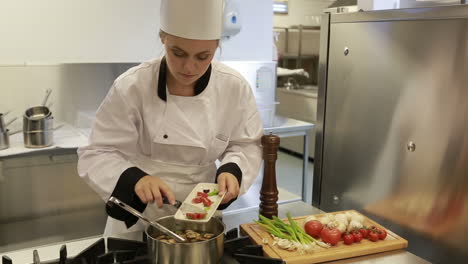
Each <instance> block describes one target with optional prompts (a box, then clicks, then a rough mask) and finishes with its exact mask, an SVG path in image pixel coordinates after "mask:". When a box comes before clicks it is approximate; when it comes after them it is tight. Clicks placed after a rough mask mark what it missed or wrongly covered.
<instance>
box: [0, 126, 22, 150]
mask: <svg viewBox="0 0 468 264" xmlns="http://www.w3.org/2000/svg"><path fill="white" fill-rule="evenodd" d="M19 132H21V130H18V131H15V132H12V133H10V130H8V129H7V130H6V131H3V132H0V150H2V149H7V148H9V147H10V136H11V135H14V134H16V133H19Z"/></svg>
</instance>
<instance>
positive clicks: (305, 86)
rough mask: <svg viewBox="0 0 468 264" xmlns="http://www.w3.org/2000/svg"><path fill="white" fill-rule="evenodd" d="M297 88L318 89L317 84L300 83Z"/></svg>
mask: <svg viewBox="0 0 468 264" xmlns="http://www.w3.org/2000/svg"><path fill="white" fill-rule="evenodd" d="M296 89H297V90H318V86H317V85H300V86H299V87H297V88H296Z"/></svg>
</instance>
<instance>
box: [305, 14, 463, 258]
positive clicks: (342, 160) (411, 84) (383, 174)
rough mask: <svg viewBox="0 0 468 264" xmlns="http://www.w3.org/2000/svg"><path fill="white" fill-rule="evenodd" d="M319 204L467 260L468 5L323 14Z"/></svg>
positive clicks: (422, 249)
mask: <svg viewBox="0 0 468 264" xmlns="http://www.w3.org/2000/svg"><path fill="white" fill-rule="evenodd" d="M322 21H323V24H322V27H321V28H322V32H321V34H322V35H321V37H320V39H321V48H320V51H321V54H320V64H319V75H320V76H319V92H318V93H319V95H318V96H319V99H318V110H317V111H318V112H317V127H316V133H317V140H316V150H315V153H316V154H315V169H314V186H313V189H314V192H313V203H314V205H316V206H319V207H320V208H321V209H322V210H324V211H337V210H342V209H351V208H354V209H358V210H362V211H363V212H365V213H366V214H369V215H371V216H373V217H375V218H379V219H380V220H379V222H382V223H384V224H385V226H388V227H389V228H390V229H392V230H396V231H397V232H398V234H399V235H402V236H403V237H405V238H407V239H408V240H409V250H410V251H412V252H413V253H416V254H417V255H420V256H422V257H423V258H426V259H428V260H430V261H433V262H438V263H439V262H440V263H446V262H445V261H446V258H447V256H450V263H458V262H459V263H466V259H467V255H468V246H467V245H468V243H467V241H468V238H467V236H466V233H468V177H467V174H468V119H467V118H466V113H467V112H468V86H467V84H468V74H467V72H466V71H467V69H468V6H463V5H461V6H446V7H433V8H420V9H406V10H405V9H401V10H390V11H373V12H357V13H349V14H326V15H324V17H323V18H322Z"/></svg>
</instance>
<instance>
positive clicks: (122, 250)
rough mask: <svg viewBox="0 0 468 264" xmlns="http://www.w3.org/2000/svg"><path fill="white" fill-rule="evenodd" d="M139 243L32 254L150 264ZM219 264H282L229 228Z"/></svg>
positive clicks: (67, 262)
mask: <svg viewBox="0 0 468 264" xmlns="http://www.w3.org/2000/svg"><path fill="white" fill-rule="evenodd" d="M141 237H142V241H137V240H129V239H122V238H113V237H107V238H101V239H99V240H97V241H95V242H94V243H92V244H91V245H89V246H88V247H87V248H85V249H84V250H82V251H81V252H79V253H78V254H77V255H75V256H74V257H68V256H67V245H66V244H65V245H63V246H62V247H61V248H60V250H59V252H58V254H59V256H60V258H59V259H56V260H51V261H40V257H41V256H39V254H38V253H37V251H36V250H34V251H33V252H32V254H33V259H34V264H36V263H41V264H117V263H118V264H150V263H151V261H150V257H149V254H148V248H147V244H146V241H145V239H146V236H145V234H144V233H143V232H141ZM220 263H225V264H237V263H244V264H285V262H284V261H282V260H281V259H273V258H268V257H263V250H262V246H260V245H253V244H252V242H251V240H250V238H249V237H246V236H239V230H238V229H237V228H233V229H231V230H229V231H228V232H227V233H226V234H225V242H224V256H223V259H222V260H221V262H220ZM2 264H23V263H15V262H14V261H12V260H11V259H10V258H9V257H8V256H6V255H5V256H3V257H2Z"/></svg>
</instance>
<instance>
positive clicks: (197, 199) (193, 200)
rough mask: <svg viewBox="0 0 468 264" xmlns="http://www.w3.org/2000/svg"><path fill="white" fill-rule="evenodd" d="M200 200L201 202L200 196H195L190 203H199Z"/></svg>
mask: <svg viewBox="0 0 468 264" xmlns="http://www.w3.org/2000/svg"><path fill="white" fill-rule="evenodd" d="M201 202H202V199H201V197H195V198H193V199H192V203H195V204H199V203H201Z"/></svg>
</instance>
